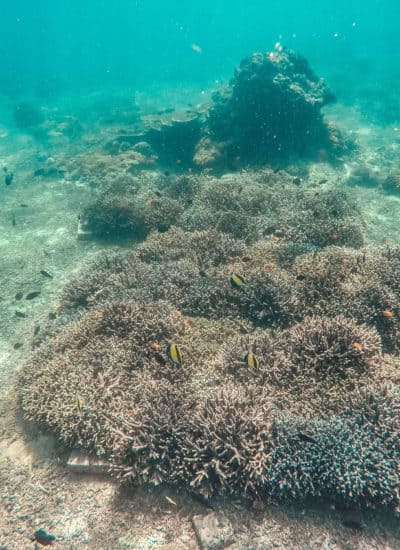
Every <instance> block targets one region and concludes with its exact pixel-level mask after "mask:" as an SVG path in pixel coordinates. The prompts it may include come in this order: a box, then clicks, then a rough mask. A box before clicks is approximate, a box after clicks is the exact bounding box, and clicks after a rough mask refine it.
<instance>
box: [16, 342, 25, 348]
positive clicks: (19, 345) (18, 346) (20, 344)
mask: <svg viewBox="0 0 400 550" xmlns="http://www.w3.org/2000/svg"><path fill="white" fill-rule="evenodd" d="M23 345H24V344H23V343H22V342H16V343H15V344H14V349H20V348H22V346H23Z"/></svg>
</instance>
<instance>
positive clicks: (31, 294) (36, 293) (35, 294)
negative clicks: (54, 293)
mask: <svg viewBox="0 0 400 550" xmlns="http://www.w3.org/2000/svg"><path fill="white" fill-rule="evenodd" d="M38 296H40V290H34V291H33V292H29V293H28V294H27V295H26V296H25V300H33V299H34V298H37V297H38Z"/></svg>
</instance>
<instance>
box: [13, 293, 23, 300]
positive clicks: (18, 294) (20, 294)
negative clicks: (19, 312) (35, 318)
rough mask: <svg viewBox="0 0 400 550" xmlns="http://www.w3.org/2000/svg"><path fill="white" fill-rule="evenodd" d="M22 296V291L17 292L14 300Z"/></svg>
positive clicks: (20, 298)
mask: <svg viewBox="0 0 400 550" xmlns="http://www.w3.org/2000/svg"><path fill="white" fill-rule="evenodd" d="M23 297H24V293H23V292H17V294H16V295H15V299H16V300H22V298H23Z"/></svg>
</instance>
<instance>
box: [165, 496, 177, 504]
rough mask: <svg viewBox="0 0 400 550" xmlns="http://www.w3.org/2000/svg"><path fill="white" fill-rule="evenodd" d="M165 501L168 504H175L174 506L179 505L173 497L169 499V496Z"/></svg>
mask: <svg viewBox="0 0 400 550" xmlns="http://www.w3.org/2000/svg"><path fill="white" fill-rule="evenodd" d="M165 500H166V501H167V502H169V503H170V504H173V505H174V506H177V504H176V502H175V501H174V499H173V498H171V497H169V496H167V495H166V496H165Z"/></svg>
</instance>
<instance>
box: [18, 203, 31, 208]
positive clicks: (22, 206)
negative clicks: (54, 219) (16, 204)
mask: <svg viewBox="0 0 400 550" xmlns="http://www.w3.org/2000/svg"><path fill="white" fill-rule="evenodd" d="M20 207H21V208H29V204H25V203H21V204H20Z"/></svg>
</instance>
